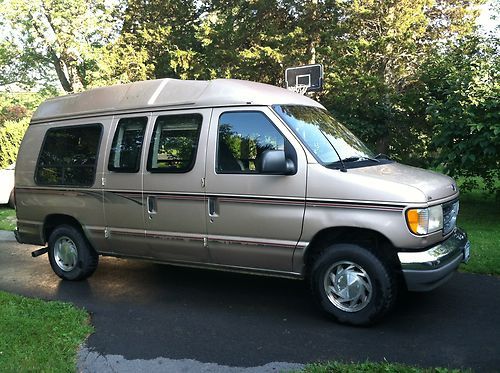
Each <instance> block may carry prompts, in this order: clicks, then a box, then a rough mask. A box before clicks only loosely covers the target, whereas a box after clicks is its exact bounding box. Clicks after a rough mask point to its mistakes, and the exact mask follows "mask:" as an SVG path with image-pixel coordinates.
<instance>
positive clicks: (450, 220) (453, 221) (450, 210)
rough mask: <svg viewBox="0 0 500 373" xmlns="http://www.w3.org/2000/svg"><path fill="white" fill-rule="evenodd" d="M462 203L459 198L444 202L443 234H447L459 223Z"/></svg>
mask: <svg viewBox="0 0 500 373" xmlns="http://www.w3.org/2000/svg"><path fill="white" fill-rule="evenodd" d="M459 208H460V204H459V202H458V200H455V201H451V202H446V203H443V235H444V236H446V235H447V234H448V233H450V232H451V231H452V230H453V229H454V228H455V226H456V225H457V216H458V210H459Z"/></svg>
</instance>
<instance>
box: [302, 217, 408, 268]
mask: <svg viewBox="0 0 500 373" xmlns="http://www.w3.org/2000/svg"><path fill="white" fill-rule="evenodd" d="M337 243H350V244H357V245H359V246H361V247H363V248H365V249H367V250H369V251H371V252H372V253H373V254H374V255H376V256H377V257H379V258H380V259H383V260H386V261H388V263H389V264H390V266H391V268H393V269H395V270H396V271H400V270H401V265H400V263H399V260H398V257H397V252H396V249H395V246H394V245H393V244H392V242H391V240H389V239H388V238H387V237H386V236H385V235H383V234H382V233H380V232H378V231H376V230H372V229H367V228H359V227H350V226H342V227H329V228H324V229H322V230H321V231H319V232H317V233H316V234H315V235H314V237H313V239H312V240H311V241H310V242H309V244H308V245H307V247H306V248H305V249H304V251H303V256H302V263H303V269H302V272H303V273H304V275H306V276H307V275H308V272H309V270H310V269H311V267H312V263H314V261H315V259H316V258H317V257H318V256H319V255H321V253H322V252H323V250H325V249H326V248H327V247H329V246H331V245H333V244H337Z"/></svg>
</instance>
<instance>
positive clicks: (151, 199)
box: [148, 196, 157, 215]
mask: <svg viewBox="0 0 500 373" xmlns="http://www.w3.org/2000/svg"><path fill="white" fill-rule="evenodd" d="M156 211H157V210H156V197H155V196H148V214H150V215H154V214H156Z"/></svg>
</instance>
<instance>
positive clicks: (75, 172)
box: [35, 124, 102, 186]
mask: <svg viewBox="0 0 500 373" xmlns="http://www.w3.org/2000/svg"><path fill="white" fill-rule="evenodd" d="M101 134H102V125H101V124H88V125H83V126H71V127H62V128H52V129H50V130H48V131H47V134H46V135H45V139H44V141H43V145H42V150H41V152H40V156H39V157H38V163H37V166H36V171H35V182H36V183H37V184H38V185H67V186H91V185H93V184H94V181H95V173H96V166H97V156H98V151H99V145H100V142H101Z"/></svg>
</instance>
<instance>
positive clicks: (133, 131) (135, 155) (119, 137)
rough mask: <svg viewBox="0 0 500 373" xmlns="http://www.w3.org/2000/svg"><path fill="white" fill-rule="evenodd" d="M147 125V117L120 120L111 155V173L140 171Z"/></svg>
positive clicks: (109, 167) (109, 164) (109, 166)
mask: <svg viewBox="0 0 500 373" xmlns="http://www.w3.org/2000/svg"><path fill="white" fill-rule="evenodd" d="M147 124H148V118H146V117H140V118H123V119H120V121H119V122H118V126H117V127H116V131H115V136H114V137H113V144H112V145H111V152H110V154H109V162H108V170H109V171H115V172H131V173H134V172H137V171H139V166H140V162H141V151H142V142H143V140H144V132H145V130H146V125H147Z"/></svg>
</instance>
